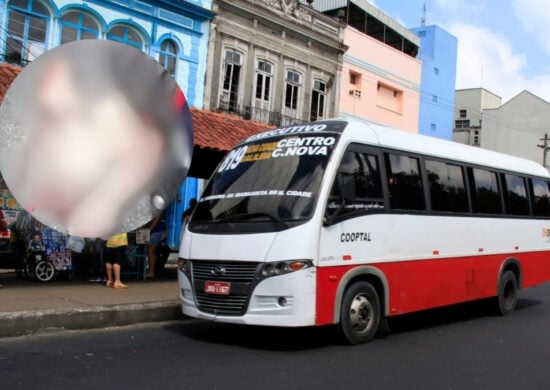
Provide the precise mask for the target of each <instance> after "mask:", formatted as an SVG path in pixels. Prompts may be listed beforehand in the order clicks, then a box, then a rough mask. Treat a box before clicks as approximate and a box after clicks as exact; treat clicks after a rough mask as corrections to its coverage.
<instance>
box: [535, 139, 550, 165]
mask: <svg viewBox="0 0 550 390" xmlns="http://www.w3.org/2000/svg"><path fill="white" fill-rule="evenodd" d="M539 141H543V144H542V145H537V146H538V147H539V148H542V166H543V167H545V168H546V156H547V155H548V150H550V147H548V133H544V138H541V139H539Z"/></svg>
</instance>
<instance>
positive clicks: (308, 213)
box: [189, 132, 340, 233]
mask: <svg viewBox="0 0 550 390" xmlns="http://www.w3.org/2000/svg"><path fill="white" fill-rule="evenodd" d="M339 135H340V134H338V133H336V132H334V133H332V132H330V133H329V132H323V133H320V132H314V133H311V132H308V133H299V134H290V135H279V136H273V137H269V138H260V139H259V140H258V139H255V140H252V141H248V142H244V143H242V144H240V145H239V146H237V147H236V148H235V149H233V150H232V151H231V152H229V153H228V155H227V156H226V157H225V159H224V160H223V161H222V163H221V164H220V165H219V166H218V168H217V171H216V173H215V174H214V176H213V177H212V178H211V180H210V182H209V183H208V185H207V187H206V188H205V190H204V193H203V195H202V197H201V199H200V200H199V203H198V204H197V206H196V209H195V212H194V214H193V217H192V219H191V221H190V224H189V229H190V230H191V231H195V232H219V233H223V232H233V233H249V232H258V231H262V232H266V231H280V230H284V229H286V228H289V227H292V226H296V225H298V224H300V223H304V222H305V221H307V220H309V219H310V218H311V217H312V215H313V211H314V209H315V204H316V202H317V198H318V192H319V188H320V185H321V180H322V177H323V174H324V172H325V168H326V165H327V162H328V161H329V158H330V155H331V153H332V151H333V150H334V147H335V146H336V143H337V141H338V138H339Z"/></svg>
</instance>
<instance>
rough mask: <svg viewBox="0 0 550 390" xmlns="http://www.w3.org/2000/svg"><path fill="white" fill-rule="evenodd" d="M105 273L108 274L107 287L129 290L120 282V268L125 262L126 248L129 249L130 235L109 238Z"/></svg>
mask: <svg viewBox="0 0 550 390" xmlns="http://www.w3.org/2000/svg"><path fill="white" fill-rule="evenodd" d="M105 247H106V248H105V254H104V255H105V256H104V260H105V273H106V274H107V283H105V286H106V287H112V288H115V289H124V288H128V286H127V285H125V284H123V283H122V282H121V281H120V266H121V264H122V261H123V260H124V256H125V252H126V248H127V247H128V235H127V234H126V233H121V234H117V235H115V236H111V237H109V239H108V240H107V243H106V244H105Z"/></svg>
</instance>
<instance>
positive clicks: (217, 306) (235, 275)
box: [192, 260, 260, 316]
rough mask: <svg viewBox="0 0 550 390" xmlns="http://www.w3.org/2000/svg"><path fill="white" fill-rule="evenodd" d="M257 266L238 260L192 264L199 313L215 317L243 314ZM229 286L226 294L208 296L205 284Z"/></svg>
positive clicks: (254, 281)
mask: <svg viewBox="0 0 550 390" xmlns="http://www.w3.org/2000/svg"><path fill="white" fill-rule="evenodd" d="M259 264H260V263H257V262H254V263H251V262H240V261H239V262H237V261H201V260H194V261H192V275H193V288H194V291H195V297H196V303H197V306H198V308H199V310H201V311H203V312H206V313H212V314H217V315H235V316H237V315H243V314H244V313H245V312H246V309H247V306H248V301H249V298H250V295H251V293H252V289H253V288H254V286H255V284H256V283H257V270H258V266H259ZM209 282H210V283H211V282H214V283H216V282H220V283H224V284H226V285H229V294H227V295H222V294H207V293H206V292H205V290H206V288H205V286H206V284H207V283H209Z"/></svg>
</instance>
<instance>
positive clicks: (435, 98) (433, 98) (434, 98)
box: [432, 95, 437, 103]
mask: <svg viewBox="0 0 550 390" xmlns="http://www.w3.org/2000/svg"><path fill="white" fill-rule="evenodd" d="M432 102H434V103H437V96H436V95H432Z"/></svg>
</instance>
